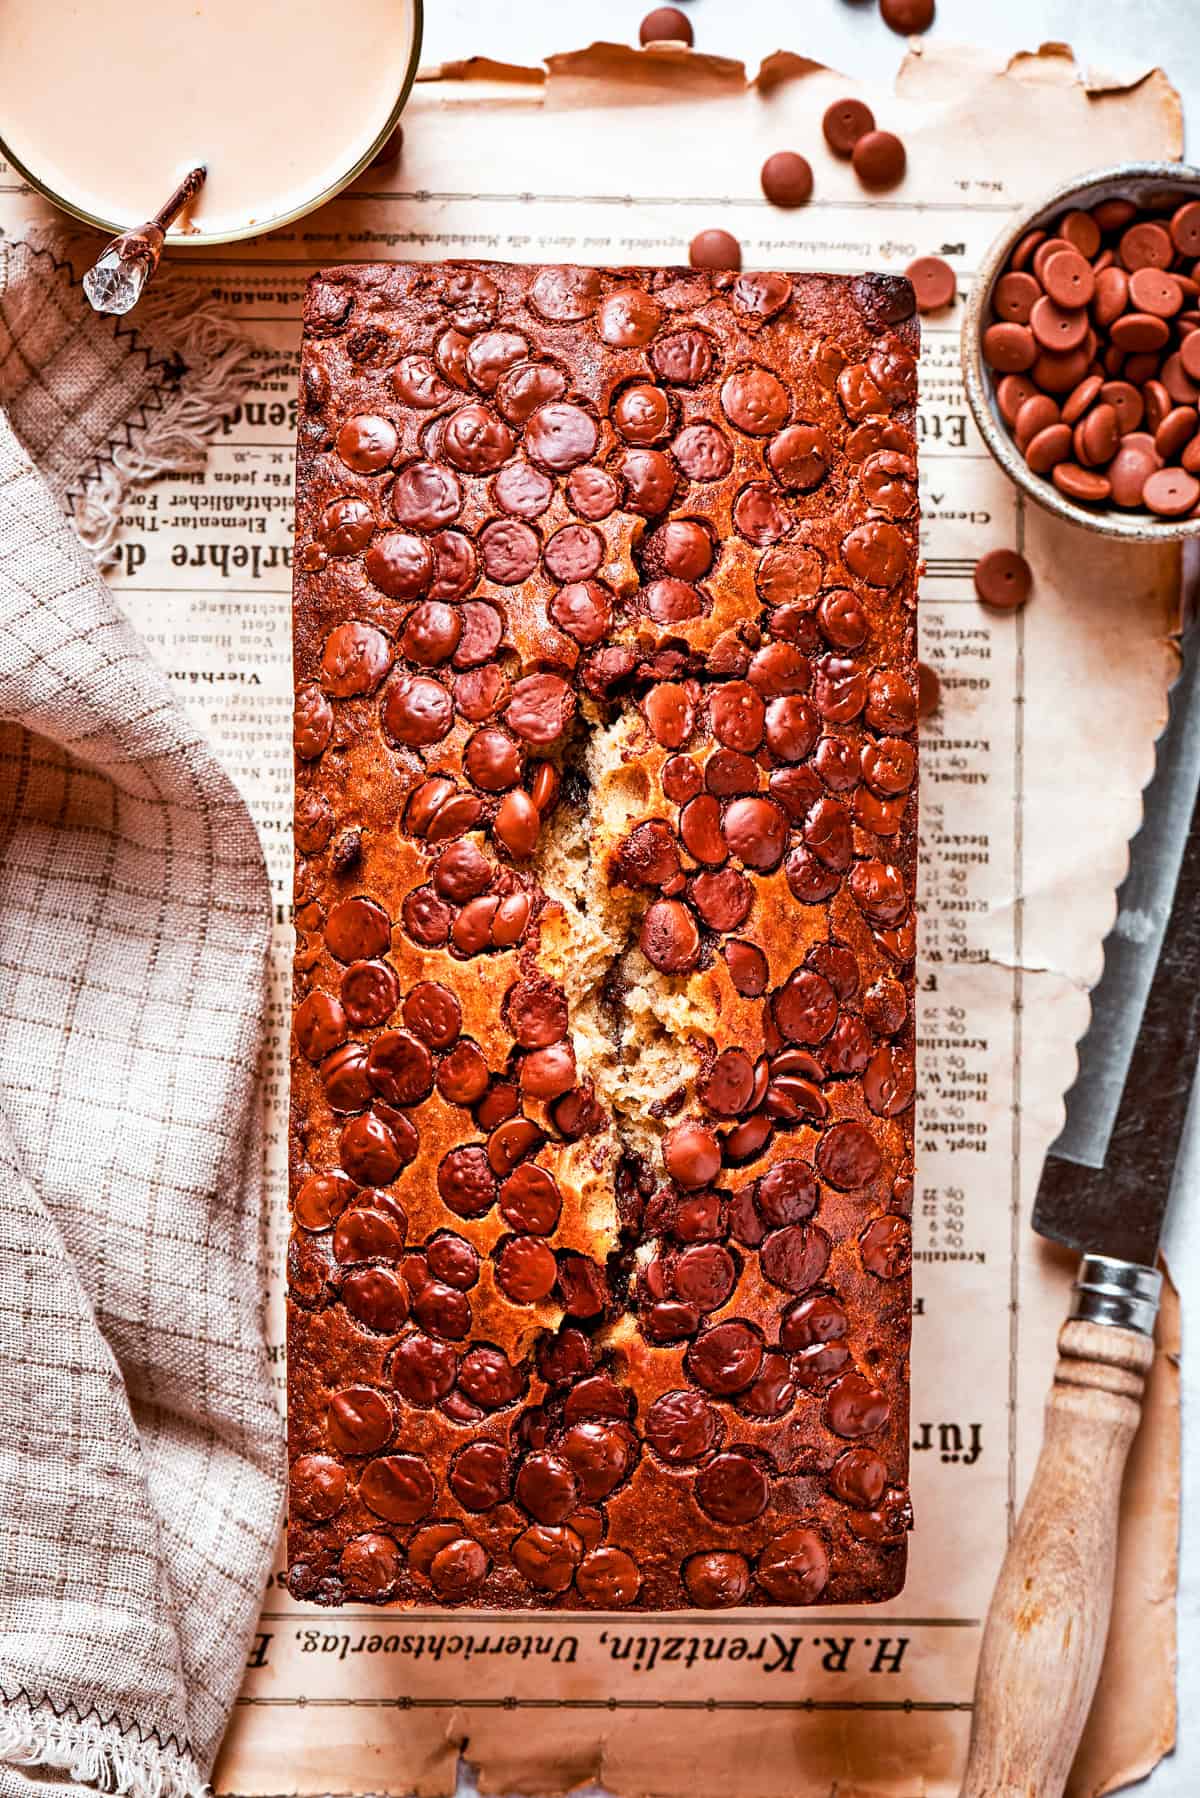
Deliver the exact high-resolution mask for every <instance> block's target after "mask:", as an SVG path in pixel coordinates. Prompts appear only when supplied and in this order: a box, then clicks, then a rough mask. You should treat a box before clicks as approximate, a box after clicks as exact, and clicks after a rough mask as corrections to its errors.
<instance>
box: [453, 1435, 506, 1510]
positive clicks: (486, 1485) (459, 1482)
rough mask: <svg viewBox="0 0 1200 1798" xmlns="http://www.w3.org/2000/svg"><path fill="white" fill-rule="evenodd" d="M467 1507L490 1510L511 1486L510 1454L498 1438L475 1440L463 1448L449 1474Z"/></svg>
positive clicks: (457, 1496) (455, 1494)
mask: <svg viewBox="0 0 1200 1798" xmlns="http://www.w3.org/2000/svg"><path fill="white" fill-rule="evenodd" d="M447 1479H448V1482H449V1486H450V1490H451V1491H452V1492H453V1494H454V1496H455V1498H456V1499H457V1500H458V1502H459V1504H460V1505H461V1506H462V1507H463V1509H464V1511H476V1512H478V1511H490V1510H492V1509H494V1507H495V1506H496V1505H499V1504H503V1503H504V1501H505V1500H506V1499H507V1497H508V1495H509V1491H510V1489H511V1483H510V1474H509V1464H508V1454H507V1451H506V1450H505V1449H504V1447H503V1446H502V1445H501V1444H500V1443H498V1442H471V1443H468V1445H467V1446H466V1448H462V1449H459V1451H458V1452H457V1454H456V1455H455V1456H454V1458H453V1459H452V1461H451V1463H450V1470H449V1473H448V1475H447Z"/></svg>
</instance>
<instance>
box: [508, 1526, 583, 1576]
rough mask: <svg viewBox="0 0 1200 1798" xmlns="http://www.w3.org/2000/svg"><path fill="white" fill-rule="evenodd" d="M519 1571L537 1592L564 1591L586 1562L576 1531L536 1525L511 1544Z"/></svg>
mask: <svg viewBox="0 0 1200 1798" xmlns="http://www.w3.org/2000/svg"><path fill="white" fill-rule="evenodd" d="M510 1552H511V1554H512V1559H513V1565H514V1567H515V1568H516V1569H517V1572H518V1573H520V1574H521V1575H522V1577H523V1578H524V1579H525V1580H526V1581H527V1582H528V1584H529V1585H531V1586H532V1587H533V1588H534V1590H535V1591H537V1592H565V1591H566V1589H567V1587H568V1586H569V1585H570V1584H571V1581H572V1580H573V1579H574V1577H575V1569H576V1567H577V1566H578V1564H579V1562H580V1561H581V1560H582V1559H583V1543H582V1542H581V1541H580V1539H579V1537H578V1536H577V1535H576V1534H575V1532H574V1530H571V1529H567V1528H565V1527H564V1526H562V1525H559V1526H557V1527H554V1526H549V1525H546V1524H540V1523H535V1524H533V1525H531V1527H530V1528H529V1529H527V1530H526V1531H525V1532H524V1533H523V1534H522V1535H520V1536H518V1537H517V1538H516V1540H515V1542H514V1543H513V1544H512V1548H511V1551H510Z"/></svg>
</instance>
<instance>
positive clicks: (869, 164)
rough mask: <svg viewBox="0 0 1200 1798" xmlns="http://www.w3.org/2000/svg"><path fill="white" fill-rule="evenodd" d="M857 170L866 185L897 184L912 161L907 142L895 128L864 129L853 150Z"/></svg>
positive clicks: (882, 185) (880, 186)
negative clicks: (897, 134) (883, 129)
mask: <svg viewBox="0 0 1200 1798" xmlns="http://www.w3.org/2000/svg"><path fill="white" fill-rule="evenodd" d="M851 161H852V162H853V164H854V173H855V174H856V175H857V176H858V178H859V180H860V181H861V182H862V184H863V186H864V187H871V188H884V187H895V186H896V184H897V183H898V182H899V181H902V180H903V178H904V171H905V168H906V166H907V163H908V157H907V155H906V153H905V149H904V145H903V144H902V143H901V141H900V139H899V138H898V137H897V136H896V135H895V133H894V132H891V131H864V133H863V135H862V136H861V137H860V138H859V139H858V140H857V141H856V143H855V145H854V149H853V151H852V152H851Z"/></svg>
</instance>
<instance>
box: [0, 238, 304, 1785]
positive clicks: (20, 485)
mask: <svg viewBox="0 0 1200 1798" xmlns="http://www.w3.org/2000/svg"><path fill="white" fill-rule="evenodd" d="M31 268H32V269H33V270H34V274H35V276H36V277H37V278H39V279H41V278H42V276H43V275H44V277H45V279H44V282H43V293H42V299H41V302H40V303H39V302H38V301H37V297H36V295H34V296H31V295H29V294H28V293H27V294H25V295H23V296H21V299H20V304H19V305H16V304H13V303H12V299H13V296H12V294H11V292H10V293H9V294H8V295H7V302H8V303H6V296H5V295H4V294H3V293H2V292H0V401H3V399H4V397H5V382H6V381H7V382H8V383H9V389H8V390H9V391H10V392H12V391H13V387H12V379H13V370H14V369H19V370H24V371H25V373H26V377H27V378H26V381H25V385H24V387H23V388H22V390H21V392H19V393H17V394H16V411H15V416H16V417H18V418H19V419H20V421H21V426H22V435H23V436H24V437H25V439H26V442H27V443H28V444H29V445H30V447H31V448H32V449H33V450H34V453H35V455H36V456H37V457H39V458H41V457H44V458H45V460H46V463H47V466H48V467H49V468H50V470H51V473H52V477H53V485H54V492H52V491H51V488H50V486H49V485H48V484H47V482H46V480H45V479H44V478H43V477H42V475H41V474H40V473H39V471H38V468H37V467H35V464H34V461H33V460H32V459H31V457H30V455H29V454H28V453H27V451H26V448H24V447H23V446H22V444H21V443H20V442H19V441H18V438H17V436H16V434H15V433H14V431H13V429H12V428H11V426H10V424H9V422H8V419H7V418H6V417H5V416H4V413H3V411H0V1798H60V1794H61V1795H65V1794H67V1793H68V1792H73V1793H75V1794H78V1791H79V1788H80V1786H83V1787H90V1788H94V1789H96V1790H102V1791H109V1792H129V1793H131V1794H134V1798H175V1794H183V1793H198V1792H200V1791H201V1790H203V1788H204V1784H205V1782H206V1780H207V1778H208V1775H209V1772H210V1770H211V1767H212V1762H213V1759H214V1756H215V1753H216V1750H217V1746H218V1744H219V1742H220V1738H221V1735H222V1732H223V1730H224V1727H225V1724H226V1721H227V1719H228V1716H229V1712H230V1709H231V1707H232V1704H233V1701H234V1698H235V1696H236V1692H237V1688H238V1685H239V1682H240V1679H241V1675H242V1672H243V1668H244V1664H245V1658H246V1653H247V1649H248V1646H249V1642H250V1638H251V1635H252V1632H253V1629H254V1626H255V1622H256V1618H257V1612H258V1607H259V1604H260V1602H261V1597H262V1591H263V1586H264V1583H265V1580H266V1578H267V1574H268V1571H269V1567H270V1563H271V1556H272V1553H273V1551H274V1547H275V1542H276V1537H277V1531H278V1525H279V1514H280V1506H281V1497H282V1469H281V1459H282V1442H281V1426H280V1420H279V1416H278V1413H277V1410H276V1407H275V1404H274V1402H273V1400H272V1397H271V1386H270V1380H269V1374H268V1367H267V1359H266V1350H265V1345H264V1338H263V1318H262V1295H263V1277H262V1258H263V1245H262V1168H261V1145H260V1140H259V1137H260V1131H259V1121H258V1120H259V1105H258V1096H259V1095H258V1061H259V1051H260V1034H261V1022H262V1014H263V1006H264V992H265V969H266V951H267V942H268V933H269V928H270V898H269V891H268V887H267V880H266V873H265V870H264V866H263V861H262V856H261V852H260V849H259V845H258V841H257V838H256V836H255V832H254V827H253V825H252V823H251V821H250V818H249V815H248V813H247V811H246V808H245V805H244V803H243V802H242V800H241V799H240V797H239V796H238V793H237V791H236V790H235V788H234V787H233V785H232V784H231V782H230V781H229V780H228V778H227V777H226V776H225V774H224V773H223V772H222V770H221V769H220V767H219V766H218V765H217V764H216V762H215V761H214V759H213V757H212V755H211V754H210V752H209V751H208V750H207V748H206V747H205V745H204V743H203V742H202V740H201V737H200V735H199V733H198V731H197V730H196V729H195V728H194V727H193V726H192V725H191V724H190V723H189V722H188V720H187V718H186V717H185V716H184V714H183V712H182V711H181V709H180V707H179V706H178V704H177V703H176V702H175V700H174V698H173V697H172V694H171V692H170V690H169V687H168V684H167V681H166V679H165V678H164V676H163V675H162V674H161V673H160V672H158V670H157V669H156V668H155V667H154V665H153V664H152V663H151V661H150V660H149V657H148V654H147V651H146V648H145V646H144V645H143V643H142V642H141V641H140V639H139V638H138V636H137V635H136V633H135V632H134V631H133V630H132V628H131V627H130V626H129V625H128V624H127V623H126V622H125V620H124V619H123V618H122V616H121V614H120V612H119V610H118V608H117V606H116V604H115V603H114V599H113V596H112V594H111V593H110V592H109V590H108V589H107V588H106V587H105V585H104V583H103V581H102V580H101V579H100V577H99V576H98V575H97V573H96V571H95V568H94V565H93V563H92V562H91V560H90V559H89V558H88V557H87V556H86V555H85V553H84V552H83V550H82V549H81V547H80V544H79V541H78V538H77V537H76V535H75V532H74V531H73V529H72V528H71V526H70V525H69V524H68V522H67V521H66V519H65V517H64V514H63V511H62V509H61V506H60V504H59V499H60V498H62V497H63V496H64V495H68V494H69V492H70V490H71V488H72V486H73V485H76V484H77V480H78V477H79V474H80V470H81V468H83V467H84V466H85V463H87V461H88V459H89V458H90V459H96V458H99V459H101V460H103V458H104V457H105V456H106V455H108V454H109V453H110V452H111V448H112V445H113V442H114V440H119V441H122V442H127V441H128V426H129V422H130V420H131V419H133V420H135V421H136V418H137V416H138V414H139V409H141V408H144V406H145V404H146V394H145V389H146V375H147V368H148V366H149V365H150V362H151V361H152V359H148V358H147V355H146V353H145V350H144V348H140V347H139V346H138V344H137V341H136V338H135V337H134V336H133V335H132V334H131V333H129V332H128V330H127V329H123V330H117V329H116V328H115V327H114V326H113V324H112V321H103V320H98V319H95V318H94V317H93V315H91V314H90V313H89V312H88V311H87V310H86V308H85V307H84V306H83V303H82V301H81V299H79V298H78V297H77V296H78V290H77V289H75V290H74V293H71V294H64V287H63V284H64V281H65V282H66V283H68V284H69V280H70V276H69V271H67V272H66V274H64V272H63V265H62V264H61V263H59V264H56V263H54V262H53V260H51V261H50V262H49V264H48V265H45V264H43V263H40V262H39V260H38V259H37V258H33V259H26V262H25V273H26V275H28V273H29V270H30V269H31ZM39 270H40V273H39ZM4 272H5V271H4V267H3V266H2V265H0V284H2V283H3V278H4ZM47 283H48V284H49V285H46V284H47ZM68 301H70V302H71V304H72V305H73V306H74V316H71V314H70V307H69V306H68ZM14 319H20V320H24V321H26V322H27V323H28V324H29V326H30V328H29V330H28V331H27V332H26V335H25V337H24V340H23V341H22V342H20V343H15V342H14V341H13V336H14V332H13V324H14ZM54 319H57V320H58V323H59V324H60V325H61V324H62V323H63V322H66V323H67V325H68V326H69V329H68V331H67V336H68V337H69V338H70V339H71V342H70V345H69V346H67V345H64V344H63V343H62V342H61V341H59V340H60V339H61V336H62V333H61V332H60V331H59V330H58V328H57V326H55V327H54V328H51V324H50V323H49V322H48V321H51V320H54ZM90 333H91V334H94V335H95V338H96V341H95V343H92V344H89V343H88V337H89V334H90ZM56 341H58V342H59V347H58V349H57V350H56V349H55V342H56ZM122 346H124V350H123V353H121V352H122ZM123 371H124V373H123ZM177 378H178V371H177ZM182 378H183V380H184V382H185V383H186V371H185V372H184V375H183V377H182ZM35 394H40V395H41V396H42V397H41V400H40V402H39V401H38V400H37V399H35ZM81 417H83V418H85V419H86V418H90V420H91V425H90V428H89V429H86V430H82V431H81V428H80V420H81Z"/></svg>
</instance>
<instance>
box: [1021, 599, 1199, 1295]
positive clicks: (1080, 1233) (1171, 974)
mask: <svg viewBox="0 0 1200 1798" xmlns="http://www.w3.org/2000/svg"><path fill="white" fill-rule="evenodd" d="M1198 776H1200V646H1198V642H1197V632H1196V631H1195V630H1192V631H1191V632H1189V638H1188V641H1187V642H1186V643H1185V652H1184V665H1183V669H1182V671H1181V674H1180V678H1179V680H1178V681H1177V682H1176V685H1175V687H1174V688H1173V689H1172V694H1171V717H1170V723H1169V725H1168V728H1167V730H1166V731H1165V732H1164V733H1163V737H1162V739H1161V741H1160V745H1159V753H1158V758H1157V766H1156V770H1155V776H1154V779H1153V781H1152V782H1151V784H1150V786H1149V787H1148V788H1147V790H1146V795H1145V807H1144V823H1143V826H1142V829H1141V830H1140V831H1139V832H1138V835H1137V836H1136V837H1135V838H1134V839H1133V842H1132V844H1131V845H1130V869H1129V874H1128V875H1127V876H1126V879H1125V881H1124V883H1123V884H1122V887H1121V890H1120V893H1119V895H1118V905H1117V923H1116V925H1115V926H1114V928H1113V931H1112V932H1111V933H1110V935H1109V938H1108V940H1107V941H1106V943H1105V970H1104V975H1103V976H1102V978H1101V980H1100V982H1099V983H1098V985H1097V987H1096V989H1095V992H1094V994H1093V1003H1092V1023H1091V1026H1090V1028H1089V1030H1088V1033H1087V1035H1086V1036H1085V1037H1084V1039H1083V1041H1082V1043H1081V1044H1080V1053H1079V1072H1078V1075H1077V1078H1076V1080H1075V1083H1074V1085H1073V1086H1072V1088H1071V1091H1070V1092H1069V1093H1068V1095H1067V1120H1066V1124H1065V1126H1064V1128H1063V1131H1062V1133H1061V1135H1060V1136H1059V1137H1058V1139H1057V1141H1056V1142H1055V1143H1054V1144H1053V1145H1052V1147H1051V1149H1050V1152H1049V1154H1048V1155H1047V1157H1046V1163H1045V1166H1044V1168H1043V1170H1042V1178H1041V1183H1040V1185H1039V1187H1038V1194H1037V1199H1036V1201H1035V1204H1034V1211H1033V1227H1034V1229H1035V1230H1037V1231H1038V1232H1039V1233H1040V1234H1041V1235H1043V1236H1049V1237H1052V1238H1053V1239H1054V1240H1056V1241H1058V1242H1063V1243H1067V1244H1068V1245H1069V1246H1070V1247H1072V1248H1076V1249H1079V1250H1080V1251H1081V1252H1083V1253H1090V1254H1100V1255H1109V1256H1115V1257H1117V1258H1118V1259H1120V1260H1123V1261H1136V1262H1141V1263H1142V1264H1143V1265H1146V1266H1153V1264H1154V1260H1155V1257H1156V1255H1157V1252H1158V1240H1159V1235H1160V1233H1161V1230H1162V1225H1163V1219H1164V1217H1165V1214H1166V1209H1167V1200H1168V1197H1169V1194H1170V1189H1171V1179H1172V1175H1173V1173H1174V1169H1175V1158H1176V1154H1177V1151H1178V1147H1179V1140H1180V1136H1181V1134H1182V1131H1183V1124H1184V1118H1185V1116H1186V1114H1187V1108H1188V1104H1189V1101H1190V1098H1191V1090H1192V1080H1193V1076H1194V1074H1195V1070H1196V1059H1197V1053H1198V1052H1200V791H1198V788H1197V780H1198ZM1182 817H1187V819H1188V823H1187V827H1186V832H1185V833H1184V834H1183V837H1182V852H1181V853H1180V854H1179V858H1178V873H1177V875H1176V877H1175V880H1174V892H1173V896H1172V898H1171V901H1170V910H1169V913H1168V915H1167V918H1166V923H1165V927H1164V928H1163V929H1162V932H1161V941H1160V943H1159V946H1158V955H1157V960H1156V962H1155V963H1154V967H1153V973H1152V975H1151V976H1150V979H1149V985H1148V988H1147V989H1146V996H1145V1004H1144V1006H1143V1008H1142V1013H1141V1020H1140V1023H1139V1025H1138V1028H1137V1035H1136V1037H1135V1039H1134V1041H1133V1046H1132V1052H1131V1053H1130V1054H1129V1056H1128V1060H1127V1063H1126V1065H1125V1068H1124V1079H1123V1081H1121V1077H1120V1065H1119V1060H1120V1058H1119V1052H1114V1042H1115V1041H1116V1039H1117V1038H1118V1037H1119V1036H1120V1033H1121V1029H1120V1026H1121V1018H1120V1016H1119V1011H1120V1008H1122V1007H1124V1008H1125V1010H1126V1011H1127V1009H1128V997H1129V991H1130V987H1131V985H1132V986H1136V985H1137V984H1138V981H1137V974H1138V969H1137V967H1136V961H1137V957H1138V955H1139V953H1140V955H1141V956H1142V957H1143V958H1144V957H1145V954H1146V946H1145V944H1138V942H1137V941H1136V937H1137V934H1138V933H1137V931H1136V930H1131V920H1140V921H1141V923H1142V924H1143V925H1144V924H1145V922H1146V919H1147V915H1148V914H1147V910H1146V898H1147V894H1148V892H1149V890H1150V888H1151V885H1152V884H1153V880H1154V878H1155V877H1157V882H1158V888H1159V893H1160V901H1159V903H1160V906H1161V904H1162V896H1161V895H1162V888H1163V884H1164V882H1163V866H1162V863H1163V858H1164V856H1166V857H1167V859H1168V862H1169V860H1170V852H1171V848H1172V845H1173V844H1178V843H1179V842H1180V821H1181V818H1182ZM1166 891H1167V892H1168V893H1169V892H1170V891H1171V888H1170V882H1169V869H1168V878H1167V882H1166ZM1149 934H1150V935H1151V937H1153V936H1156V935H1157V934H1158V933H1157V931H1155V930H1153V928H1152V927H1151V929H1150V931H1149ZM1118 1090H1119V1098H1116V1102H1115V1110H1114V1107H1113V1100H1114V1098H1115V1095H1116V1093H1117V1091H1118ZM1108 1123H1110V1124H1111V1128H1110V1129H1109V1130H1108V1132H1107V1138H1106V1140H1105V1139H1104V1126H1105V1124H1108Z"/></svg>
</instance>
